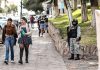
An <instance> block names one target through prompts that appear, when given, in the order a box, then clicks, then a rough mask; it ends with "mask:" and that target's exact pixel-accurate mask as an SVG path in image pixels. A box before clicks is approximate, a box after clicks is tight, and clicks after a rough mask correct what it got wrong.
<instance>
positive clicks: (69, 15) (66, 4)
mask: <svg viewBox="0 0 100 70" xmlns="http://www.w3.org/2000/svg"><path fill="white" fill-rule="evenodd" d="M64 4H65V7H66V9H67V15H68V19H69V21H70V26H71V25H72V20H73V16H72V10H71V6H70V3H69V1H67V0H64Z"/></svg>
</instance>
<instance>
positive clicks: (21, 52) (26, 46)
mask: <svg viewBox="0 0 100 70" xmlns="http://www.w3.org/2000/svg"><path fill="white" fill-rule="evenodd" d="M24 49H25V56H26V61H27V60H28V53H29V45H24V47H23V48H20V60H21V61H22V57H23V51H24Z"/></svg>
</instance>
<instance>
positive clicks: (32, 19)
mask: <svg viewBox="0 0 100 70" xmlns="http://www.w3.org/2000/svg"><path fill="white" fill-rule="evenodd" d="M34 20H35V18H34V17H33V15H31V16H30V23H31V28H33V27H34V23H35V21H34Z"/></svg>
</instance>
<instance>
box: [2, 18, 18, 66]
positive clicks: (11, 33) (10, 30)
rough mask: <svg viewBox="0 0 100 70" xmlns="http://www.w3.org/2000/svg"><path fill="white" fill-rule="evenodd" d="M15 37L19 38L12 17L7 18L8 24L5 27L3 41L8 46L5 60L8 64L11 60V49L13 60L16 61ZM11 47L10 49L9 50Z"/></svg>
mask: <svg viewBox="0 0 100 70" xmlns="http://www.w3.org/2000/svg"><path fill="white" fill-rule="evenodd" d="M15 38H17V33H16V28H15V26H14V25H13V24H12V19H11V18H9V19H8V20H7V24H6V25H5V26H4V28H3V33H2V41H3V43H4V44H5V47H6V54H5V61H4V63H6V64H8V61H9V51H10V52H11V62H14V49H13V47H14V44H15ZM9 48H10V50H9Z"/></svg>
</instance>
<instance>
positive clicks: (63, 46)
mask: <svg viewBox="0 0 100 70" xmlns="http://www.w3.org/2000/svg"><path fill="white" fill-rule="evenodd" d="M48 30H49V34H50V36H51V37H52V39H53V41H54V44H55V48H56V50H57V51H58V52H59V53H60V54H61V55H62V56H63V55H66V54H67V53H68V49H67V42H66V41H64V40H63V39H62V38H61V36H60V32H59V30H58V29H56V28H55V27H54V26H53V24H52V23H48Z"/></svg>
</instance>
